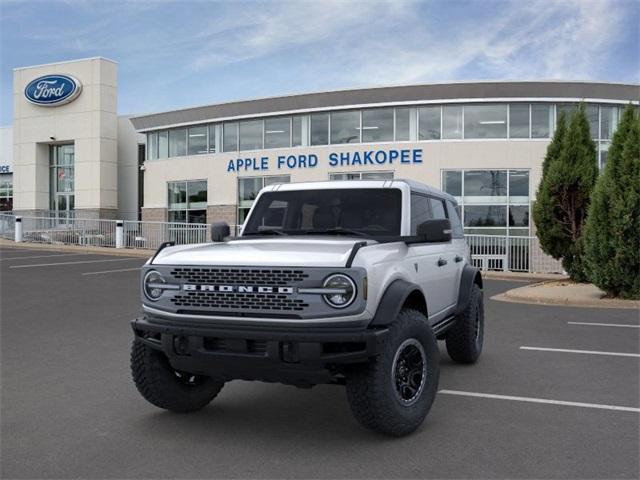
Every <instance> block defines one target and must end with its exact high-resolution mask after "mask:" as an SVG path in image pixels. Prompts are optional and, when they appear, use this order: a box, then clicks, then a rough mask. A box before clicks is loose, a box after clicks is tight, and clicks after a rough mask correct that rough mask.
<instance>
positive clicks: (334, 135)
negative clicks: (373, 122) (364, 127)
mask: <svg viewBox="0 0 640 480" xmlns="http://www.w3.org/2000/svg"><path fill="white" fill-rule="evenodd" d="M330 124H331V144H332V145H337V144H341V143H360V111H359V110H355V111H350V112H333V113H331V117H330Z"/></svg>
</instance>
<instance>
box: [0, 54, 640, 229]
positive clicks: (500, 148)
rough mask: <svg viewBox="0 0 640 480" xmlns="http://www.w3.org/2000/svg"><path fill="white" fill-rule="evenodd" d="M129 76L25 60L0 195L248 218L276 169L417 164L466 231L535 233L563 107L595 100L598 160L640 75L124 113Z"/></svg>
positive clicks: (58, 205)
mask: <svg viewBox="0 0 640 480" xmlns="http://www.w3.org/2000/svg"><path fill="white" fill-rule="evenodd" d="M67 87H68V88H67ZM124 88H127V86H126V85H125V86H124ZM117 89H118V81H117V64H116V63H115V62H113V61H111V60H108V59H104V58H90V59H83V60H75V61H68V62H61V63H53V64H48V65H39V66H32V67H24V68H18V69H15V71H14V79H13V104H14V118H13V125H12V128H4V129H2V137H1V139H2V148H1V154H2V158H1V159H0V170H1V171H0V180H1V182H0V201H1V202H2V203H1V204H0V207H2V208H3V209H5V210H7V209H11V208H12V209H13V210H14V211H15V212H17V213H19V214H22V215H42V214H47V215H50V214H51V211H55V212H57V213H56V214H58V215H61V216H69V215H74V216H76V217H94V218H95V217H101V218H122V219H142V220H150V221H176V222H190V223H192V222H207V223H210V222H212V221H214V220H219V219H223V220H226V221H227V222H228V223H230V224H240V223H242V221H243V219H244V217H245V215H246V212H247V210H248V208H249V207H250V206H251V203H252V201H253V199H254V198H255V196H256V193H257V192H258V191H259V190H260V188H262V187H263V186H265V185H269V184H272V183H283V182H303V181H311V180H335V179H360V178H362V179H367V178H375V179H393V178H408V179H413V180H417V181H420V182H424V183H427V184H430V185H433V186H436V187H438V188H441V189H443V190H445V191H447V192H449V193H451V194H452V195H454V196H455V197H457V198H458V201H459V203H460V206H461V212H462V215H463V222H464V225H465V229H466V231H467V232H468V233H485V234H498V235H505V234H507V235H510V236H516V235H530V234H532V233H534V232H533V231H532V230H531V228H532V225H531V222H530V214H529V211H530V206H531V202H532V201H533V200H534V196H535V191H536V188H537V185H538V182H539V181H540V175H541V167H542V160H543V158H544V155H545V151H546V148H547V145H548V144H549V141H550V137H551V136H552V134H553V130H554V126H555V122H556V119H557V118H558V115H559V114H560V112H562V111H568V112H570V111H571V110H572V109H575V108H576V106H577V105H578V103H579V102H584V103H585V105H586V112H587V115H588V118H589V122H590V126H591V134H592V137H593V139H594V141H595V143H596V145H597V149H598V162H599V164H600V166H602V165H604V163H605V162H606V159H607V149H608V148H609V143H610V141H611V137H612V134H613V132H614V130H615V128H616V124H617V122H618V119H619V117H620V113H621V111H622V109H623V108H624V107H625V106H626V105H628V104H629V103H630V102H631V103H633V104H634V105H637V104H638V99H639V98H640V86H639V85H637V84H616V83H599V82H587V81H571V82H568V81H504V82H503V81H487V82H458V83H438V84H426V85H409V86H389V87H376V88H366V89H353V90H340V91H330V92H318V93H307V94H296V95H289V96H282V97H273V98H263V99H255V100H244V101H236V102H228V103H222V104H216V105H204V106H200V107H195V108H193V107H192V108H185V109H180V110H174V111H167V112H160V113H154V114H146V115H137V116H136V115H134V116H131V115H126V116H125V115H119V114H118V108H117ZM3 199H4V200H3Z"/></svg>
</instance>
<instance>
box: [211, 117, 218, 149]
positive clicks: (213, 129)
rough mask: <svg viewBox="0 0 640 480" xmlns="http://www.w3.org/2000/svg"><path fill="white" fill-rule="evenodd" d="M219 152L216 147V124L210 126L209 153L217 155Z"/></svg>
mask: <svg viewBox="0 0 640 480" xmlns="http://www.w3.org/2000/svg"><path fill="white" fill-rule="evenodd" d="M217 151H218V149H217V145H216V124H215V123H213V124H211V125H209V153H216V152H217Z"/></svg>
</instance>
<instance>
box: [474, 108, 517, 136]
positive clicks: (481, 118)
mask: <svg viewBox="0 0 640 480" xmlns="http://www.w3.org/2000/svg"><path fill="white" fill-rule="evenodd" d="M464 138H507V104H506V103H501V104H495V105H491V104H488V105H467V106H465V107H464Z"/></svg>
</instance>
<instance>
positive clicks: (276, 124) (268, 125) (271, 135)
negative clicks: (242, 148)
mask: <svg viewBox="0 0 640 480" xmlns="http://www.w3.org/2000/svg"><path fill="white" fill-rule="evenodd" d="M290 146H291V117H280V118H267V119H265V121H264V148H286V147H290Z"/></svg>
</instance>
